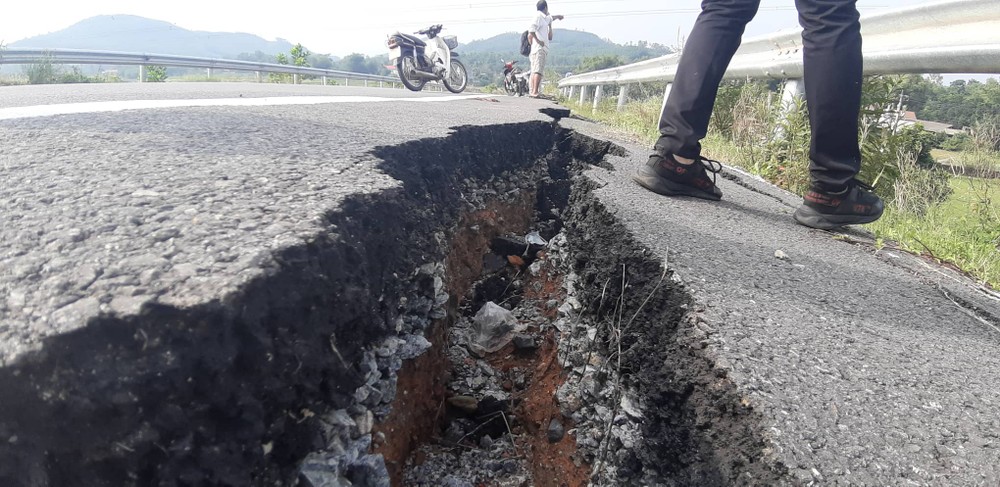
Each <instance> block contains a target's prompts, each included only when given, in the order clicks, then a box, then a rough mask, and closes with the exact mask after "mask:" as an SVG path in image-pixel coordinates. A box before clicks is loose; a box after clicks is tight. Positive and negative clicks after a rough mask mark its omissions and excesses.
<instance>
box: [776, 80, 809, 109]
mask: <svg viewBox="0 0 1000 487" xmlns="http://www.w3.org/2000/svg"><path fill="white" fill-rule="evenodd" d="M805 86H806V85H805V83H804V82H803V80H801V79H790V80H786V81H785V88H784V89H783V90H782V92H781V109H782V111H783V112H785V113H788V112H789V111H791V109H792V107H794V106H795V99H796V98H799V97H801V96H802V95H804V94H805V92H806V90H805Z"/></svg>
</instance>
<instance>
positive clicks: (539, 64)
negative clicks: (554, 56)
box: [528, 49, 549, 74]
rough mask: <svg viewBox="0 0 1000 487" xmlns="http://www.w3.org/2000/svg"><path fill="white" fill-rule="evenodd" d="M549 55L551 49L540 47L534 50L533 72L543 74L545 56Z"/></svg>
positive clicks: (532, 53) (532, 54)
mask: <svg viewBox="0 0 1000 487" xmlns="http://www.w3.org/2000/svg"><path fill="white" fill-rule="evenodd" d="M548 55H549V51H546V50H545V49H539V50H537V51H532V52H531V56H528V59H531V73H532V74H534V73H538V74H542V73H543V72H544V71H545V58H546V57H547V56H548Z"/></svg>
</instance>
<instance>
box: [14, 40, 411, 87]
mask: <svg viewBox="0 0 1000 487" xmlns="http://www.w3.org/2000/svg"><path fill="white" fill-rule="evenodd" d="M41 61H46V62H51V63H53V64H106V65H111V66H140V67H142V66H166V67H174V68H202V69H206V70H227V71H249V72H256V73H257V74H258V79H259V77H260V73H282V74H291V75H294V76H316V77H320V78H323V82H324V84H325V83H326V78H337V79H354V80H364V81H377V82H380V83H382V82H385V83H393V82H395V81H397V78H395V77H391V76H378V75H374V74H365V73H352V72H350V71H339V70H334V69H319V68H310V67H303V66H291V65H287V64H269V63H258V62H253V61H237V60H232V59H212V58H201V57H188V56H176V55H172V54H146V53H131V52H115V51H88V50H80V49H17V48H8V49H3V50H2V51H0V64H34V63H38V62H41ZM209 72H211V71H209ZM141 77H142V75H141V74H140V81H141Z"/></svg>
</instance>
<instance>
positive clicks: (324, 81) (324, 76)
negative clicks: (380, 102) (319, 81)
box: [323, 75, 326, 86]
mask: <svg viewBox="0 0 1000 487" xmlns="http://www.w3.org/2000/svg"><path fill="white" fill-rule="evenodd" d="M323 86H326V75H323Z"/></svg>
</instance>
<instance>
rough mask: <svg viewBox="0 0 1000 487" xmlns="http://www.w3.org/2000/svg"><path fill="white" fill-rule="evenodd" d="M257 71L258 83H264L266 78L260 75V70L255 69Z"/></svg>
mask: <svg viewBox="0 0 1000 487" xmlns="http://www.w3.org/2000/svg"><path fill="white" fill-rule="evenodd" d="M255 72H256V73H257V82H258V83H263V82H264V78H263V77H262V76H261V75H260V71H255Z"/></svg>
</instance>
